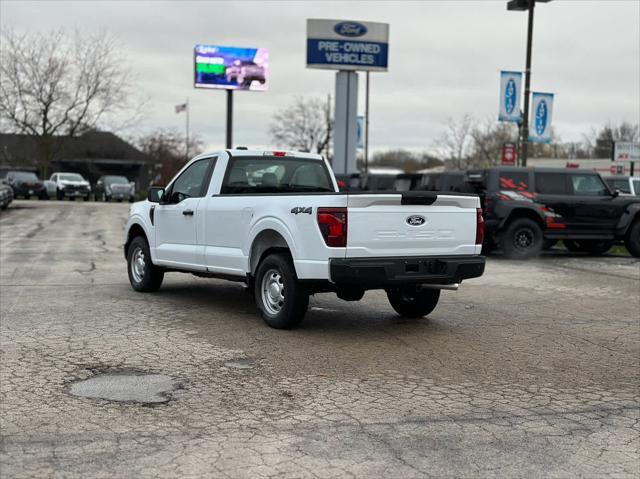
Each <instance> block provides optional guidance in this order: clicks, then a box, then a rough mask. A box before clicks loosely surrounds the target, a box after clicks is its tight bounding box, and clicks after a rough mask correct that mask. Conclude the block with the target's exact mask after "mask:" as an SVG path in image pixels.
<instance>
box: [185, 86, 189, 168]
mask: <svg viewBox="0 0 640 479" xmlns="http://www.w3.org/2000/svg"><path fill="white" fill-rule="evenodd" d="M185 105H187V111H186V114H187V132H186V135H185V138H186V145H185V147H186V148H185V150H186V152H187V161H189V97H187V101H186V102H185Z"/></svg>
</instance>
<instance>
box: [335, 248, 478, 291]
mask: <svg viewBox="0 0 640 479" xmlns="http://www.w3.org/2000/svg"><path fill="white" fill-rule="evenodd" d="M484 265H485V258H484V256H417V257H393V258H351V259H340V258H332V259H330V260H329V272H330V275H331V281H332V282H333V283H335V284H337V285H343V284H344V285H358V286H362V287H364V288H365V289H375V288H383V287H388V286H400V285H403V284H453V283H460V282H461V281H462V280H464V279H469V278H477V277H479V276H482V273H484Z"/></svg>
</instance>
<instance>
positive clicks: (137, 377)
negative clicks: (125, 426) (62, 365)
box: [68, 372, 180, 404]
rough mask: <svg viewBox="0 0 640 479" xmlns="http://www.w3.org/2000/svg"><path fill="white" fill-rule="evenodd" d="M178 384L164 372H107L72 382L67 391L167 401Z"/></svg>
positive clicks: (98, 396) (118, 398)
mask: <svg viewBox="0 0 640 479" xmlns="http://www.w3.org/2000/svg"><path fill="white" fill-rule="evenodd" d="M179 388H180V383H179V382H177V381H176V380H174V379H173V378H171V377H169V376H166V375H164V374H147V373H133V372H110V373H104V374H100V375H97V376H94V377H91V378H89V379H85V380H82V381H77V382H75V383H72V384H71V385H70V386H69V389H68V391H69V393H70V394H72V395H74V396H80V397H85V398H91V399H106V400H108V401H118V402H135V403H142V404H160V403H165V402H168V401H170V400H171V393H172V392H173V391H175V390H176V389H179Z"/></svg>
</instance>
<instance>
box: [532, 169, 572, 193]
mask: <svg viewBox="0 0 640 479" xmlns="http://www.w3.org/2000/svg"><path fill="white" fill-rule="evenodd" d="M535 178H536V193H541V194H543V195H544V194H546V195H566V194H567V187H566V184H567V183H566V181H565V178H566V175H563V174H558V173H536V174H535Z"/></svg>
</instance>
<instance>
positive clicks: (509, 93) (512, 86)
mask: <svg viewBox="0 0 640 479" xmlns="http://www.w3.org/2000/svg"><path fill="white" fill-rule="evenodd" d="M515 107H516V82H514V81H513V78H509V81H508V82H507V86H506V87H505V89H504V109H505V111H506V112H507V115H511V113H513V109H514V108H515Z"/></svg>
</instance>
